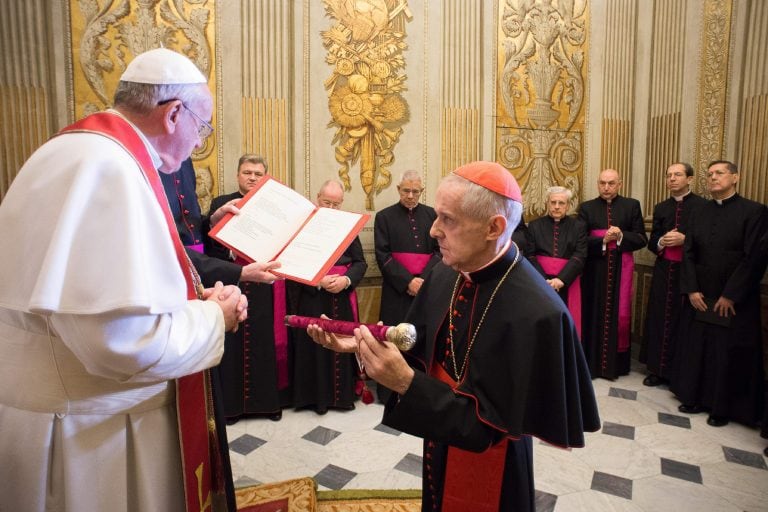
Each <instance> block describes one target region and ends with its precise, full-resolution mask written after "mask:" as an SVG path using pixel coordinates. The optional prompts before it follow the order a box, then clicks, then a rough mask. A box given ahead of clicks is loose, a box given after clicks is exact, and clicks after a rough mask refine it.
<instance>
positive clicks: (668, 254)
mask: <svg viewBox="0 0 768 512" xmlns="http://www.w3.org/2000/svg"><path fill="white" fill-rule="evenodd" d="M661 257H662V258H664V259H665V260H669V261H677V262H681V261H683V246H682V245H676V246H674V247H664V250H663V251H662V252H661Z"/></svg>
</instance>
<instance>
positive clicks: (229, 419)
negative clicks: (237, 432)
mask: <svg viewBox="0 0 768 512" xmlns="http://www.w3.org/2000/svg"><path fill="white" fill-rule="evenodd" d="M238 421H240V418H239V417H232V418H227V426H231V425H234V424H235V423H237V422H238Z"/></svg>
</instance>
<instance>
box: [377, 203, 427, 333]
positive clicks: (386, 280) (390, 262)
mask: <svg viewBox="0 0 768 512" xmlns="http://www.w3.org/2000/svg"><path fill="white" fill-rule="evenodd" d="M435 217H436V214H435V210H434V209H433V208H431V207H429V206H427V205H424V204H418V205H417V206H416V207H415V208H413V209H408V208H406V207H405V206H403V205H402V204H401V203H399V202H398V203H397V204H393V205H392V206H388V207H387V208H384V209H383V210H381V211H380V212H378V213H377V214H376V218H375V219H374V223H373V243H374V247H375V249H376V263H377V264H378V266H379V270H380V271H381V277H382V283H381V308H380V310H381V312H380V314H379V318H380V319H381V320H382V321H383V322H384V324H385V325H397V324H399V323H400V322H402V321H403V320H404V319H405V315H406V313H408V308H410V307H411V302H413V297H412V296H410V295H408V283H410V282H411V280H412V279H413V278H414V277H424V276H425V275H426V274H427V273H428V272H429V271H430V270H431V269H432V267H433V266H435V264H436V263H437V262H438V261H440V258H441V256H440V247H439V246H438V245H437V240H435V239H434V238H432V237H431V236H429V229H430V228H431V227H432V223H433V222H434V221H435ZM393 253H395V254H396V255H397V254H398V253H399V254H403V253H405V254H425V255H431V257H430V258H429V260H428V261H427V262H426V266H425V267H424V269H423V270H422V271H421V272H420V273H418V274H412V273H411V272H410V271H409V270H408V269H407V268H406V267H405V266H404V265H403V264H402V263H401V262H399V261H398V260H397V259H395V258H396V256H393Z"/></svg>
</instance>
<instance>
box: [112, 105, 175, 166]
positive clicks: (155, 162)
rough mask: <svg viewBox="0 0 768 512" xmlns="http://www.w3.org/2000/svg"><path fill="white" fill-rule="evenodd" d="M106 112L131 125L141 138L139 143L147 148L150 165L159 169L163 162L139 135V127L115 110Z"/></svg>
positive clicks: (149, 144) (144, 138)
mask: <svg viewBox="0 0 768 512" xmlns="http://www.w3.org/2000/svg"><path fill="white" fill-rule="evenodd" d="M107 112H109V113H110V114H115V115H118V116H120V117H122V118H123V120H124V121H125V122H127V123H128V124H130V125H131V128H133V129H134V130H135V131H136V133H138V134H139V137H140V138H141V142H143V143H144V146H146V148H147V153H149V157H150V158H151V159H152V165H154V166H155V169H160V166H161V165H163V160H162V159H161V158H160V154H159V153H158V152H157V150H156V149H155V148H154V146H152V144H151V143H150V142H149V140H147V138H146V137H145V136H144V134H143V133H141V130H139V127H138V126H136V125H135V124H133V123H132V122H131V121H130V119H128V118H127V117H125V116H124V115H123V114H121V113H120V112H119V111H117V110H115V109H112V108H110V109H107Z"/></svg>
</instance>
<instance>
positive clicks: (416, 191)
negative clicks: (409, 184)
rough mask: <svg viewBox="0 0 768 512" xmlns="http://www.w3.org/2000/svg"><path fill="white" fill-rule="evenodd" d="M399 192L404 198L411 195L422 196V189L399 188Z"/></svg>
mask: <svg viewBox="0 0 768 512" xmlns="http://www.w3.org/2000/svg"><path fill="white" fill-rule="evenodd" d="M398 190H399V191H400V193H401V194H403V195H404V196H410V195H411V194H413V195H414V196H418V195H421V189H420V188H399V189H398Z"/></svg>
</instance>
